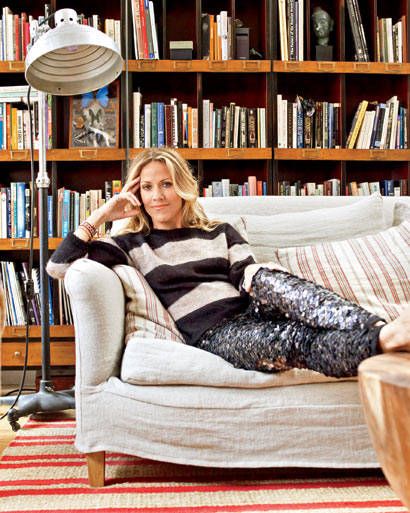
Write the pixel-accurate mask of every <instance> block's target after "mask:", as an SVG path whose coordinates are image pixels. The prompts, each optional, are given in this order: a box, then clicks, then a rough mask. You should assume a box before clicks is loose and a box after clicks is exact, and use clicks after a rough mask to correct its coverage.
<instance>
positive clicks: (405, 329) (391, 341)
mask: <svg viewBox="0 0 410 513" xmlns="http://www.w3.org/2000/svg"><path fill="white" fill-rule="evenodd" d="M379 344H380V349H381V350H382V351H383V353H385V352H389V351H410V306H407V307H406V308H405V309H404V310H403V312H402V313H401V314H400V316H399V317H397V319H395V320H394V321H392V322H389V323H388V324H385V325H384V326H383V328H382V329H381V330H380V334H379Z"/></svg>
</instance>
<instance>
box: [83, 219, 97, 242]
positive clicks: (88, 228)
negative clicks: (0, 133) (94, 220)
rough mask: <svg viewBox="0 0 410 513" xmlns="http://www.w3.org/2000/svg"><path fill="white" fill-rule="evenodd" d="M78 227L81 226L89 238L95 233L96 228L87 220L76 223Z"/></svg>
mask: <svg viewBox="0 0 410 513" xmlns="http://www.w3.org/2000/svg"><path fill="white" fill-rule="evenodd" d="M78 227H79V228H82V229H83V230H84V231H85V232H86V233H87V234H88V236H89V237H90V239H92V238H93V237H94V236H95V234H96V233H97V228H96V227H95V226H94V225H93V224H91V223H89V222H88V221H83V222H82V223H80V224H79V225H78Z"/></svg>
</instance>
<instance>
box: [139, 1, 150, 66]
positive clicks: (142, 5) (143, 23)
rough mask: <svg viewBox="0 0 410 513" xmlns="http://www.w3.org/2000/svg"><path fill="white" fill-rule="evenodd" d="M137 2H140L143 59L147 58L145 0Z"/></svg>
mask: <svg viewBox="0 0 410 513" xmlns="http://www.w3.org/2000/svg"><path fill="white" fill-rule="evenodd" d="M139 2H140V18H141V35H142V48H143V52H144V59H149V48H148V35H147V18H146V16H145V2H144V0H139Z"/></svg>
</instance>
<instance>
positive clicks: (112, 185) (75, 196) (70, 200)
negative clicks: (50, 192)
mask: <svg viewBox="0 0 410 513" xmlns="http://www.w3.org/2000/svg"><path fill="white" fill-rule="evenodd" d="M121 189H122V183H121V180H110V181H105V183H104V191H103V190H102V189H90V190H88V191H86V192H84V193H80V192H78V191H73V190H70V189H66V188H64V187H61V188H59V189H58V191H57V205H56V216H57V217H56V219H57V226H56V235H55V236H57V237H66V236H67V234H68V232H70V231H72V230H75V229H76V228H77V226H78V225H79V224H80V223H81V222H82V221H84V220H85V219H87V217H88V216H89V215H90V214H91V213H92V212H93V211H94V210H96V209H97V208H99V207H101V206H102V205H104V203H105V202H106V201H108V200H109V199H110V198H111V197H112V196H113V195H115V194H118V193H119V192H121ZM50 228H52V226H50ZM109 228H110V224H109V223H106V224H102V225H101V226H99V228H98V230H97V236H98V237H102V236H103V235H105V234H106V233H107V230H108V229H109Z"/></svg>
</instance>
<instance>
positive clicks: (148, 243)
mask: <svg viewBox="0 0 410 513" xmlns="http://www.w3.org/2000/svg"><path fill="white" fill-rule="evenodd" d="M84 256H87V257H88V258H90V259H92V260H95V261H97V262H100V263H101V264H104V265H106V266H107V267H110V268H111V267H114V266H115V265H117V264H128V265H132V266H134V267H136V268H137V269H138V270H140V271H141V273H142V274H143V275H144V276H145V278H146V280H147V281H148V283H149V284H150V286H151V287H152V289H153V290H154V291H155V293H156V294H157V296H158V297H159V299H160V301H161V302H162V304H163V305H164V306H165V308H167V309H168V311H169V313H170V314H171V316H172V317H173V318H174V320H175V322H176V324H177V326H178V329H179V330H180V332H181V333H182V335H183V336H184V338H185V340H186V342H187V343H188V344H191V345H195V343H196V342H197V341H198V340H199V338H200V337H201V335H202V334H203V333H204V332H205V331H206V330H207V329H209V328H211V327H212V326H215V324H217V323H219V322H220V321H222V320H223V319H225V318H229V317H231V316H232V315H235V314H236V313H239V312H241V311H244V310H245V308H246V306H247V304H248V296H247V294H246V293H244V292H243V291H241V287H240V285H241V281H242V278H243V274H244V270H245V268H246V266H247V265H249V264H252V263H254V262H255V260H254V257H253V255H252V252H251V249H250V247H249V245H248V243H247V242H246V240H245V239H244V238H243V237H242V236H241V235H240V234H239V233H238V232H237V231H236V230H235V229H234V228H233V227H232V226H231V225H230V224H227V223H223V224H220V225H218V226H217V227H216V228H215V229H214V230H212V231H211V232H206V231H204V230H201V229H199V228H178V229H174V230H156V229H154V230H152V231H151V233H150V234H149V235H143V234H141V233H126V234H122V235H118V236H113V237H106V238H104V239H100V240H96V241H92V242H84V241H83V240H81V239H79V238H78V237H76V236H75V235H74V234H73V233H70V234H69V235H68V236H67V237H66V238H65V239H64V240H63V242H62V243H61V244H60V246H59V247H58V248H57V250H56V251H55V252H54V253H53V255H52V257H51V259H50V260H49V262H48V264H47V272H48V273H49V274H50V275H51V276H53V277H55V278H62V277H64V274H65V272H66V271H67V269H68V267H69V266H70V264H71V263H72V262H73V261H74V260H76V259H78V258H81V257H84Z"/></svg>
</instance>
